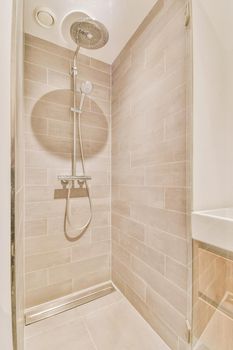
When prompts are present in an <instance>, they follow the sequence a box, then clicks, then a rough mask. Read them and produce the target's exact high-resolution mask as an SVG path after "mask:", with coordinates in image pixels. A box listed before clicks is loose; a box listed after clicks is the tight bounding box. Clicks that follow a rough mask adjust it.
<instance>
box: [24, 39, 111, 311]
mask: <svg viewBox="0 0 233 350" xmlns="http://www.w3.org/2000/svg"><path fill="white" fill-rule="evenodd" d="M72 59H73V52H72V51H70V50H67V49H65V48H62V47H59V46H57V45H55V44H52V43H49V42H47V41H44V40H41V39H39V38H36V37H32V36H30V35H28V34H27V35H26V36H25V114H26V115H25V163H26V169H25V170H26V180H25V182H26V189H25V201H26V205H25V216H26V217H25V220H26V239H25V255H26V257H25V276H27V277H26V278H27V280H28V282H27V284H26V305H27V307H29V306H34V305H36V304H38V303H42V302H45V301H49V300H52V299H54V298H56V297H59V296H62V295H66V294H68V293H72V292H75V291H77V290H80V289H82V288H87V287H91V286H92V285H93V284H96V283H102V282H104V281H106V280H109V278H110V263H109V255H110V156H111V155H110V144H109V134H110V130H109V128H110V110H111V107H110V95H111V89H110V81H111V77H110V73H111V72H110V66H109V65H107V64H105V63H103V62H100V61H97V60H93V59H91V58H90V57H87V56H84V55H79V75H78V81H77V87H78V88H77V91H78V92H77V99H78V101H79V100H80V93H79V87H80V85H81V83H82V81H83V80H91V81H92V82H93V94H92V95H91V97H88V98H86V99H85V104H84V113H83V115H82V134H83V140H84V153H85V158H86V171H87V173H88V175H90V176H92V178H93V180H92V182H91V184H90V187H91V188H90V191H91V194H92V198H93V220H92V222H91V225H90V226H89V229H88V230H87V231H86V232H85V234H84V235H83V236H82V237H81V238H80V239H79V240H78V241H77V242H69V241H68V240H67V239H66V237H65V235H64V215H65V199H54V193H55V190H56V189H61V188H62V186H61V183H60V182H59V181H58V180H57V176H58V175H61V174H70V172H71V159H72V156H71V153H72V137H73V135H72V120H73V115H72V113H71V111H70V108H71V103H72V100H73V98H72V93H71V91H70V87H71V84H72V81H71V77H70V67H71V62H72ZM77 171H78V172H81V164H80V154H78V162H77ZM87 204H88V203H87V201H86V199H84V201H83V200H82V199H81V198H80V199H75V200H72V223H73V225H74V226H77V227H79V226H80V220H79V219H81V220H84V218H85V217H87V216H88V215H89V209H88V207H87ZM41 271H46V273H47V275H48V279H46V280H43V281H42V279H41V285H40V283H39V281H40V278H39V277H40V276H39V275H40V273H41V274H42V272H41ZM68 276H69V277H68ZM42 282H43V283H42Z"/></svg>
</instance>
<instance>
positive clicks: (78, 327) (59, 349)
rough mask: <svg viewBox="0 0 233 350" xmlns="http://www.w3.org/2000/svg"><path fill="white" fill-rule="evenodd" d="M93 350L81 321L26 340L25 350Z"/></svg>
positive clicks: (93, 347)
mask: <svg viewBox="0 0 233 350" xmlns="http://www.w3.org/2000/svg"><path fill="white" fill-rule="evenodd" d="M42 349H43V350H63V349H67V350H68V349H69V350H77V349H79V350H95V346H94V345H93V343H92V340H91V338H90V337H89V334H88V331H87V329H86V327H85V325H84V323H83V321H82V320H80V319H79V320H76V321H73V322H70V323H67V324H65V325H62V326H59V327H57V328H54V329H52V330H49V331H46V332H44V333H43V334H40V335H38V336H36V337H33V338H29V339H27V340H26V344H25V350H42Z"/></svg>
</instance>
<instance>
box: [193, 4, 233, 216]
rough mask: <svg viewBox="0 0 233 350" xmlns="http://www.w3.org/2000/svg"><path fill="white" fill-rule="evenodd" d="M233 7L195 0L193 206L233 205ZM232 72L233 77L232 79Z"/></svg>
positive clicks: (215, 206) (197, 207) (201, 207)
mask: <svg viewBox="0 0 233 350" xmlns="http://www.w3.org/2000/svg"><path fill="white" fill-rule="evenodd" d="M229 14H233V7H232V4H231V1H229V0H221V1H220V2H219V1H218V0H193V36H194V37H193V60H194V67H193V68H194V71H193V73H194V74H193V75H194V101H193V106H194V111H193V209H194V210H202V209H212V208H219V207H225V206H232V205H233V185H232V179H233V177H232V176H233V170H232V169H233V167H232V164H233V142H232V139H233V128H232V126H233V121H232V119H233V117H232V115H233V103H232V101H233V98H232V91H233V90H232V88H231V89H230V86H232V87H233V61H232V60H231V59H230V58H229V53H231V52H233V51H231V49H232V48H231V47H230V45H231V46H232V44H231V43H232V35H233V25H232V17H231V16H230V15H229ZM230 77H231V79H230Z"/></svg>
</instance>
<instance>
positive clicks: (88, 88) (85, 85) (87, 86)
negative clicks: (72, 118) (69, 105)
mask: <svg viewBox="0 0 233 350" xmlns="http://www.w3.org/2000/svg"><path fill="white" fill-rule="evenodd" d="M80 91H81V99H80V106H79V110H80V111H81V110H82V109H83V103H84V99H85V96H86V95H89V94H90V93H91V92H92V83H91V82H90V81H88V80H87V81H84V82H82V84H81V87H80Z"/></svg>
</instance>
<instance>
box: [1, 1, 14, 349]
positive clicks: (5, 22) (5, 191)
mask: <svg viewBox="0 0 233 350" xmlns="http://www.w3.org/2000/svg"><path fill="white" fill-rule="evenodd" d="M0 9H1V10H0V43H1V50H0V123H1V127H0V142H1V147H0V164H1V166H0V195H1V200H0V349H1V350H11V349H12V327H11V296H10V293H11V290H10V54H11V16H12V1H11V0H7V1H6V0H0Z"/></svg>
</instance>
